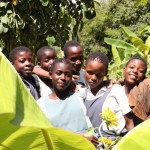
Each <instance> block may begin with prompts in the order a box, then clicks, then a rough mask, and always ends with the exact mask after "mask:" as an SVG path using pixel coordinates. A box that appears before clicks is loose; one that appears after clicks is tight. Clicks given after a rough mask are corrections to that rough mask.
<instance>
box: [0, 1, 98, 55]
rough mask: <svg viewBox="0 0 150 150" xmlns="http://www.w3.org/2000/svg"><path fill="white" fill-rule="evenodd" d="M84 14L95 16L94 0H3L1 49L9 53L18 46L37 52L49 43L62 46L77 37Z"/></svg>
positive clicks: (1, 7) (0, 6)
mask: <svg viewBox="0 0 150 150" xmlns="http://www.w3.org/2000/svg"><path fill="white" fill-rule="evenodd" d="M83 15H85V17H87V18H90V19H91V18H93V17H95V15H96V13H95V8H94V3H93V0H88V1H85V0H76V1H73V0H35V1H33V0H11V1H10V0H2V1H0V16H1V17H0V47H1V48H4V49H5V51H4V52H5V53H7V52H9V50H11V49H12V48H14V47H16V46H18V45H25V46H27V47H29V48H30V49H31V50H33V52H35V50H36V49H37V48H39V47H41V46H44V45H47V42H48V43H50V44H53V45H57V46H60V47H61V46H63V45H64V43H65V42H66V41H67V40H69V38H71V39H72V38H74V39H75V38H76V36H77V32H78V30H79V29H80V28H82V24H83V22H82V18H83Z"/></svg>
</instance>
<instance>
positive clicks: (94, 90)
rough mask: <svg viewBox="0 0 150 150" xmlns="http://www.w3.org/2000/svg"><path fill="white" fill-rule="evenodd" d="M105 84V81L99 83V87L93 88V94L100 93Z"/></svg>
mask: <svg viewBox="0 0 150 150" xmlns="http://www.w3.org/2000/svg"><path fill="white" fill-rule="evenodd" d="M104 86H105V84H104V82H102V83H101V84H100V85H98V86H97V87H95V88H93V89H92V88H91V92H92V94H93V95H96V94H97V93H98V91H99V90H100V89H101V88H102V87H104Z"/></svg>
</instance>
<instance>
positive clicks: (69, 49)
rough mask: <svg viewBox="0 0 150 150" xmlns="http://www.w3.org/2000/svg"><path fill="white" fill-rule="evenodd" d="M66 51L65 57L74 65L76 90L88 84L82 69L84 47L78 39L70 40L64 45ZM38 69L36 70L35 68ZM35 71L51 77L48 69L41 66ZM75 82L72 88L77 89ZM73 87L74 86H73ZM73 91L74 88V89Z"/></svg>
mask: <svg viewBox="0 0 150 150" xmlns="http://www.w3.org/2000/svg"><path fill="white" fill-rule="evenodd" d="M63 51H64V57H65V58H66V59H68V60H69V61H70V63H71V64H72V65H73V78H72V79H73V81H74V82H75V83H76V85H77V86H76V90H78V88H79V87H80V86H82V87H83V86H87V82H86V80H85V77H84V72H83V70H82V69H81V67H82V65H83V52H84V51H83V48H82V46H81V45H80V43H78V42H76V41H69V42H67V43H66V44H65V45H64V48H63ZM35 69H36V70H35ZM35 69H34V70H33V71H34V72H35V73H36V74H37V75H38V76H41V77H44V78H49V75H48V74H49V73H48V71H45V70H43V69H42V68H41V67H40V68H38V69H37V68H35ZM74 86H75V85H74V84H71V88H70V89H71V90H72V89H75V87H74ZM72 87H73V88H72ZM72 91H73V90H72Z"/></svg>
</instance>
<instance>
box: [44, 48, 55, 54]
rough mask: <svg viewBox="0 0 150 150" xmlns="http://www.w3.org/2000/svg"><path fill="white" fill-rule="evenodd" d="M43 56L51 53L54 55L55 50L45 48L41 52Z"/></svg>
mask: <svg viewBox="0 0 150 150" xmlns="http://www.w3.org/2000/svg"><path fill="white" fill-rule="evenodd" d="M42 55H43V56H47V55H48V56H53V55H56V53H55V51H53V50H50V49H46V50H45V51H43V53H42Z"/></svg>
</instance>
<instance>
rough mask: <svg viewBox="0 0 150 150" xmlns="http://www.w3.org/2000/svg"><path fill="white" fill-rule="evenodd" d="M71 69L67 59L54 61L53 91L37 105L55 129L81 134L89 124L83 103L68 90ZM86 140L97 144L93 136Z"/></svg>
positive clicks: (51, 76) (51, 72)
mask: <svg viewBox="0 0 150 150" xmlns="http://www.w3.org/2000/svg"><path fill="white" fill-rule="evenodd" d="M72 69H73V67H72V65H71V63H70V62H69V61H68V60H67V59H64V58H60V59H57V60H55V61H54V63H53V64H52V66H51V70H50V79H51V80H52V83H53V91H52V93H51V94H50V95H48V96H44V97H41V98H40V99H39V100H38V101H37V103H38V105H39V106H40V107H41V109H42V111H43V112H44V113H45V115H46V116H47V117H48V118H49V120H50V122H51V123H52V124H53V125H54V126H55V127H60V128H64V129H66V130H69V131H73V132H76V133H80V134H83V133H86V132H87V131H88V128H89V127H91V124H90V121H89V120H88V117H86V109H85V106H84V104H83V101H82V100H81V99H79V97H78V96H77V94H75V93H71V92H69V90H68V87H69V85H70V83H71V82H72ZM86 138H87V139H88V140H90V141H91V142H92V143H93V144H97V143H98V142H97V138H95V137H94V136H91V137H86Z"/></svg>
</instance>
